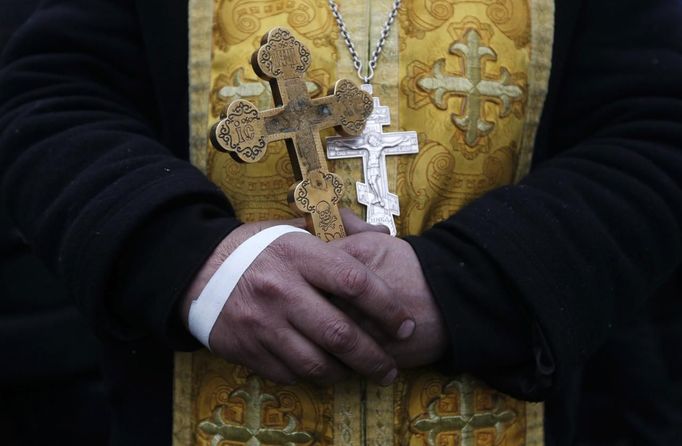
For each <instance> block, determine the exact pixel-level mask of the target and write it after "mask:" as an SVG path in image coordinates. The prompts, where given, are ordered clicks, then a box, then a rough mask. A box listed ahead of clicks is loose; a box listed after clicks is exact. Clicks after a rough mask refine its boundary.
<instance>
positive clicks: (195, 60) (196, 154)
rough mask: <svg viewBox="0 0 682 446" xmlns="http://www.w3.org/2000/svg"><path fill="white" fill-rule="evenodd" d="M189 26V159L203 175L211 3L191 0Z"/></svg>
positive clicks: (209, 0)
mask: <svg viewBox="0 0 682 446" xmlns="http://www.w3.org/2000/svg"><path fill="white" fill-rule="evenodd" d="M188 8H189V9H188V21H189V23H188V26H189V67H188V68H189V135H190V136H189V156H190V161H191V162H192V164H194V165H195V166H196V167H198V168H199V170H201V171H202V172H204V173H206V161H207V160H206V155H207V151H206V146H207V144H208V132H207V131H206V122H208V108H209V96H210V90H211V42H212V40H213V39H212V36H211V32H212V29H213V1H212V0H190V1H189V6H188Z"/></svg>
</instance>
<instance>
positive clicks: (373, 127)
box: [327, 84, 419, 235]
mask: <svg viewBox="0 0 682 446" xmlns="http://www.w3.org/2000/svg"><path fill="white" fill-rule="evenodd" d="M362 89H363V90H364V91H366V92H367V93H368V94H372V86H371V85H368V84H365V85H363V86H362ZM390 123H391V113H390V111H389V109H388V107H383V106H381V105H379V98H374V111H373V112H372V114H371V115H370V117H369V119H367V126H366V127H365V130H364V131H363V132H362V135H360V136H354V137H345V138H343V137H331V138H327V157H328V158H329V159H338V158H355V157H362V170H363V173H364V178H365V182H364V183H362V182H357V183H355V187H356V190H357V194H358V202H360V203H362V204H364V205H365V206H367V219H366V220H367V221H368V222H369V223H371V224H373V225H384V226H387V227H388V229H389V230H390V231H391V235H396V232H397V231H396V227H395V222H394V221H393V216H394V215H400V205H399V202H398V196H397V195H395V194H393V193H391V192H389V191H388V175H387V174H386V156H387V155H402V154H407V153H417V152H418V151H419V145H418V142H417V132H393V133H383V129H382V127H383V126H385V125H389V124H390Z"/></svg>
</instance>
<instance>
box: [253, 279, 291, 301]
mask: <svg viewBox="0 0 682 446" xmlns="http://www.w3.org/2000/svg"><path fill="white" fill-rule="evenodd" d="M255 288H256V291H257V292H258V293H259V294H261V295H263V296H268V297H275V296H282V295H285V294H286V292H287V287H286V285H285V284H284V283H283V281H281V280H278V279H277V277H274V276H272V275H269V274H267V275H263V276H262V277H260V279H259V280H258V282H257V285H256V287H255Z"/></svg>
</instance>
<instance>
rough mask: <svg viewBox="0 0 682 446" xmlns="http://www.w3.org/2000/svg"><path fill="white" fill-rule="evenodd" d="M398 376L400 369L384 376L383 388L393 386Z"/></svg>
mask: <svg viewBox="0 0 682 446" xmlns="http://www.w3.org/2000/svg"><path fill="white" fill-rule="evenodd" d="M397 376H398V369H392V370H391V371H390V372H388V373H387V374H386V376H384V379H382V380H381V383H380V384H381V385H382V386H387V385H389V384H391V383H392V382H393V381H395V379H396V377H397Z"/></svg>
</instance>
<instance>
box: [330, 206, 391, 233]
mask: <svg viewBox="0 0 682 446" xmlns="http://www.w3.org/2000/svg"><path fill="white" fill-rule="evenodd" d="M340 212H341V219H342V220H343V225H344V226H345V227H346V233H347V234H348V235H353V234H358V233H360V232H381V233H383V234H389V233H390V231H389V229H388V228H387V227H386V226H384V225H372V224H369V223H367V222H366V221H364V220H362V219H361V218H360V217H358V216H357V215H355V214H354V213H353V211H351V210H350V209H348V208H341V210H340Z"/></svg>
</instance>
